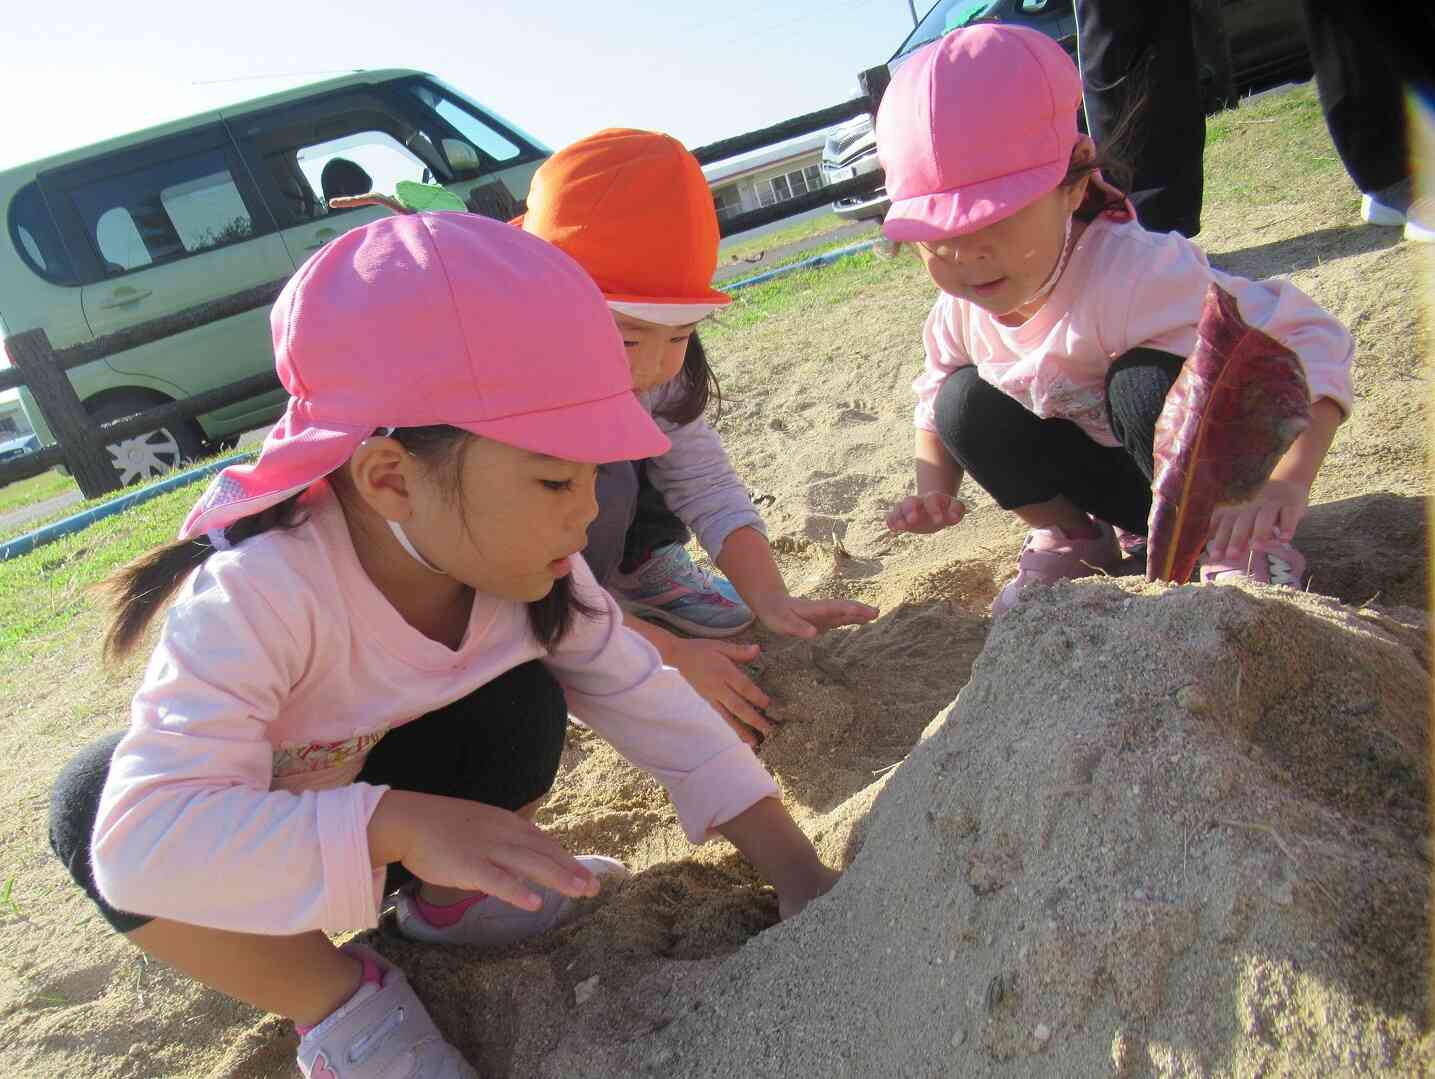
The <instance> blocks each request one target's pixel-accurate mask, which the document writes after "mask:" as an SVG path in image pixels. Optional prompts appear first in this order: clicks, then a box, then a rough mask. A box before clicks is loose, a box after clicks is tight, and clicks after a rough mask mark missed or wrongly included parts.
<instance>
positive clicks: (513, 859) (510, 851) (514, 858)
mask: <svg viewBox="0 0 1435 1079" xmlns="http://www.w3.org/2000/svg"><path fill="white" fill-rule="evenodd" d="M544 846H545V847H546V844H545V845H544ZM559 850H560V851H561V853H562V857H561V858H558V857H554V856H552V855H551V853H550V852H549V851H548V850H546V849H540V848H539V847H537V846H535V845H533V844H530V843H511V844H505V845H501V846H498V847H496V848H494V849H493V850H491V851H489V852H488V858H489V861H490V862H492V863H493V864H494V865H495V866H496V867H497V868H499V869H502V870H505V871H507V872H508V873H510V874H512V875H513V876H516V877H518V878H520V879H521V880H526V881H531V882H532V883H534V884H541V885H545V886H547V887H549V888H552V889H554V890H555V891H559V892H562V893H563V894H564V895H568V896H573V897H575V898H576V897H579V896H585V895H597V894H598V889H597V884H598V881H597V878H596V877H594V876H593V874H592V873H590V872H588V870H587V869H585V868H583V864H582V863H581V862H579V861H578V859H576V858H574V857H573V856H572V855H571V854H569V853H568V852H567V851H566V850H562V848H561V847H560V848H559ZM484 891H488V889H487V888H485V889H484ZM525 909H532V908H525Z"/></svg>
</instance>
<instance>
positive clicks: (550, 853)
mask: <svg viewBox="0 0 1435 1079" xmlns="http://www.w3.org/2000/svg"><path fill="white" fill-rule="evenodd" d="M368 839H369V850H370V857H371V859H372V862H373V864H374V865H375V866H376V867H377V866H380V865H386V864H388V863H390V862H399V863H401V864H402V865H403V866H404V868H406V869H407V870H408V871H409V872H410V873H412V874H413V875H414V876H415V877H417V878H418V879H419V880H421V881H424V882H426V883H428V884H434V885H438V886H439V887H444V888H458V889H461V890H463V891H466V892H486V893H488V894H489V895H491V896H493V897H495V898H497V899H501V900H503V901H504V902H505V903H511V904H513V906H515V907H521V908H522V909H524V910H537V909H538V908H539V907H541V906H542V905H543V898H542V896H540V895H539V894H538V893H537V892H535V891H534V890H533V889H532V887H531V885H541V886H546V887H549V888H553V889H555V890H556V891H559V892H562V893H563V894H564V895H567V896H573V897H575V898H577V897H581V896H592V895H597V894H598V878H597V877H595V876H594V875H593V874H592V873H591V872H589V870H588V869H587V868H586V867H584V865H583V864H582V863H581V862H579V861H578V860H577V859H576V858H574V857H573V855H571V854H569V853H568V852H567V851H566V850H564V849H563V845H562V844H561V843H559V842H558V840H556V839H554V838H553V837H552V836H550V835H548V834H547V833H546V832H544V831H543V830H542V829H540V828H538V827H537V826H535V825H534V824H533V823H532V822H530V821H528V820H526V819H525V818H523V817H521V816H519V815H518V814H517V813H513V812H510V811H509V810H507V809H500V808H499V807H498V806H491V805H484V804H483V803H481V802H472V801H469V800H468V799H467V798H447V797H443V796H441V795H436V794H420V793H417V792H414V791H398V790H390V791H387V792H385V794H384V796H383V797H382V798H381V799H380V800H379V804H378V806H377V807H376V808H375V809H374V812H373V814H372V816H371V817H370V818H369V828H368Z"/></svg>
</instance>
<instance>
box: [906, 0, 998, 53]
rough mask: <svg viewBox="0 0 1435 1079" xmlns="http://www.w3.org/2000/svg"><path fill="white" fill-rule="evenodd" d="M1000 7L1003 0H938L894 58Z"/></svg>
mask: <svg viewBox="0 0 1435 1079" xmlns="http://www.w3.org/2000/svg"><path fill="white" fill-rule="evenodd" d="M999 7H1001V0H938V2H937V3H936V4H934V5H933V6H932V10H931V11H929V12H927V16H926V18H924V19H923V20H922V21H921V22H920V23H918V24H917V27H916V29H914V30H913V31H912V33H911V35H910V36H909V37H908V38H907V40H906V41H904V42H902V45H901V47H900V48H899V49H898V50H897V51H896V52H895V53H893V55H892V59H893V60H895V59H897V57H899V56H906V55H907V53H909V52H912V51H914V50H916V49H920V48H921V47H922V46H923V45H925V44H927V43H928V42H929V41H936V40H937V38H939V37H941V36H942V35H943V34H946V33H950V32H951V31H953V30H955V29H956V28H957V27H959V26H968V25H970V24H971V23H974V22H976V21H977V20H978V19H980V18H983V17H984V16H986V15H989V14H991V13H992V12H993V11H995V10H996V9H997V8H999Z"/></svg>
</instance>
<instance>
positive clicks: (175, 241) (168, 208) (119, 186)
mask: <svg viewBox="0 0 1435 1079" xmlns="http://www.w3.org/2000/svg"><path fill="white" fill-rule="evenodd" d="M70 199H71V201H72V202H73V204H74V207H75V210H76V212H77V213H78V214H79V217H80V221H81V224H82V225H83V228H84V230H85V235H86V236H88V237H89V238H90V239H91V240H92V242H93V243H94V247H95V251H96V252H97V253H98V254H99V256H100V259H101V260H102V261H103V263H104V267H105V273H106V275H107V276H113V275H114V274H119V273H125V272H127V271H129V270H135V269H139V268H140V267H143V266H149V265H151V264H152V263H156V262H168V261H171V260H173V259H177V258H183V257H185V256H186V255H194V254H198V253H199V252H201V251H209V250H213V249H214V248H218V247H224V246H225V245H227V244H231V243H236V242H238V241H240V240H247V239H249V238H250V237H251V236H254V235H255V227H254V220H253V218H252V217H251V216H250V213H249V208H248V207H247V206H246V205H245V203H244V199H243V197H242V196H241V195H240V193H239V188H238V187H237V186H236V185H235V183H234V175H233V173H232V172H231V171H230V168H229V161H228V157H227V155H226V154H225V153H224V151H223V150H209V151H207V152H205V153H200V154H191V155H189V156H186V157H179V158H172V159H170V160H167V161H164V162H161V163H160V164H157V165H151V166H150V167H148V168H143V169H138V170H135V171H133V172H129V173H126V174H122V175H119V176H109V177H106V178H105V179H102V180H97V181H95V182H94V183H90V184H85V185H82V186H80V187H77V188H74V189H73V190H72V191H71V192H70Z"/></svg>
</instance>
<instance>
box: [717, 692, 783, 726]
mask: <svg viewBox="0 0 1435 1079" xmlns="http://www.w3.org/2000/svg"><path fill="white" fill-rule="evenodd" d="M722 704H723V707H724V708H726V709H727V711H728V714H729V715H731V716H732V717H733V718H734V719H736V720H737V721H738V722H739V723H741V724H743V725H744V726H747V727H751V728H752V729H753V730H755V731H757V732H758V733H760V734H763V735H768V734H771V733H772V724H771V722H769V721H768V719H767V717H766V716H764V715H763V714H762V713H761V712H759V711H758V710H757V709H756V708H754V707H753V706H752V704H750V703H749V702H748V701H746V700H744V699H743V698H742V695H741V694H739V693H736V692H734V693H730V694H728V696H727V697H726V699H724V700H723V702H722Z"/></svg>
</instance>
